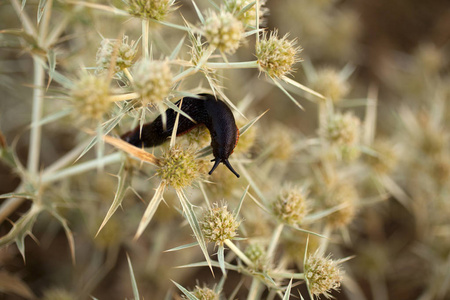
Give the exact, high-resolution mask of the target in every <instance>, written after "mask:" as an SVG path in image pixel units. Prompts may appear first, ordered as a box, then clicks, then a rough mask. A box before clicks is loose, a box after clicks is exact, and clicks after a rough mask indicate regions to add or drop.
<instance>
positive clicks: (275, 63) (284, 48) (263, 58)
mask: <svg viewBox="0 0 450 300" xmlns="http://www.w3.org/2000/svg"><path fill="white" fill-rule="evenodd" d="M277 35H278V31H276V30H275V31H272V32H271V33H270V34H268V33H267V32H264V34H263V36H262V38H261V39H260V40H259V42H258V43H257V44H256V57H257V59H258V65H259V70H260V71H263V72H265V73H267V74H268V75H269V76H270V77H274V78H279V77H282V76H286V75H289V74H290V73H291V72H292V71H293V65H294V64H295V63H297V62H299V61H300V58H299V57H298V54H299V53H300V52H301V47H296V46H295V44H296V43H297V41H296V40H295V39H294V40H288V36H289V35H288V34H286V35H285V36H284V37H283V38H281V39H280V38H278V36H277Z"/></svg>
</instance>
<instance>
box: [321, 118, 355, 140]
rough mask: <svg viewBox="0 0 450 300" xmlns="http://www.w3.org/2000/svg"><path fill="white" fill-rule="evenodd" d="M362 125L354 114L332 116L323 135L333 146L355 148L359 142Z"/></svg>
mask: <svg viewBox="0 0 450 300" xmlns="http://www.w3.org/2000/svg"><path fill="white" fill-rule="evenodd" d="M360 123H361V122H360V120H359V119H358V118H357V117H355V116H354V115H353V114H352V113H345V114H341V113H336V114H334V115H332V116H330V118H329V120H328V122H327V124H326V128H325V130H324V132H322V134H323V136H324V138H325V139H326V140H327V141H328V142H329V143H330V144H332V145H338V146H353V145H356V144H358V142H359V138H360Z"/></svg>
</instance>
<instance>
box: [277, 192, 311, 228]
mask: <svg viewBox="0 0 450 300" xmlns="http://www.w3.org/2000/svg"><path fill="white" fill-rule="evenodd" d="M307 196H308V193H307V192H305V191H304V189H302V188H298V187H289V186H287V187H284V188H282V189H281V191H280V194H279V195H278V198H277V200H276V201H275V203H274V204H273V212H274V214H275V216H277V217H278V219H279V220H281V221H282V222H284V223H286V224H289V225H299V224H300V223H301V222H302V221H303V219H304V218H305V216H306V214H307V213H308V210H309V208H308V206H309V205H308V200H307Z"/></svg>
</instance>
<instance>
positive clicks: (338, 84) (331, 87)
mask: <svg viewBox="0 0 450 300" xmlns="http://www.w3.org/2000/svg"><path fill="white" fill-rule="evenodd" d="M311 88H312V89H313V90H315V91H316V92H318V93H321V94H322V95H324V96H325V97H326V98H329V99H331V100H332V101H333V102H335V103H337V102H339V101H340V100H342V98H343V97H345V96H346V95H347V93H348V91H349V89H350V87H349V85H348V83H347V82H346V81H345V80H343V78H342V77H341V76H339V73H338V72H337V71H336V70H335V69H331V68H324V69H321V70H318V71H317V75H316V77H315V78H314V79H313V80H311Z"/></svg>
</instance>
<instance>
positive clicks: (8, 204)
mask: <svg viewBox="0 0 450 300" xmlns="http://www.w3.org/2000/svg"><path fill="white" fill-rule="evenodd" d="M23 188H24V184H23V183H21V184H20V185H19V186H18V187H17V188H16V189H15V190H14V192H15V193H21V192H23ZM24 200H25V199H24V198H9V199H7V200H6V201H5V202H3V203H2V205H1V207H0V224H1V223H2V222H3V221H4V220H5V219H6V218H7V217H8V216H9V215H10V214H12V213H13V212H15V211H16V209H17V208H18V207H19V206H20V205H21V204H22V202H23V201H24Z"/></svg>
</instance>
